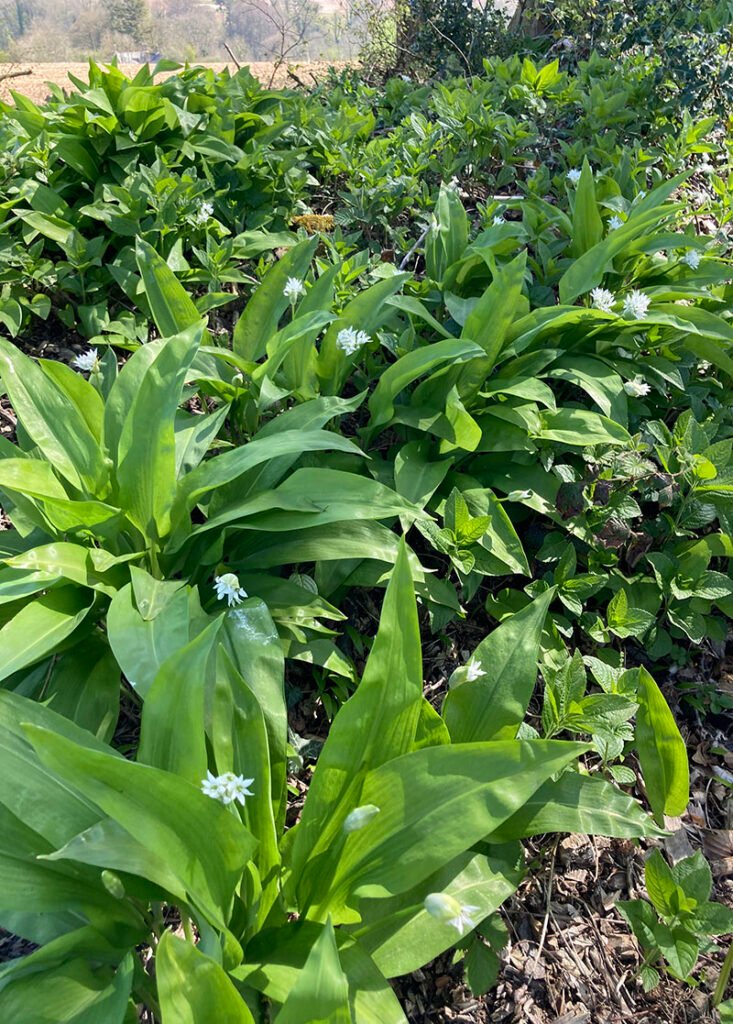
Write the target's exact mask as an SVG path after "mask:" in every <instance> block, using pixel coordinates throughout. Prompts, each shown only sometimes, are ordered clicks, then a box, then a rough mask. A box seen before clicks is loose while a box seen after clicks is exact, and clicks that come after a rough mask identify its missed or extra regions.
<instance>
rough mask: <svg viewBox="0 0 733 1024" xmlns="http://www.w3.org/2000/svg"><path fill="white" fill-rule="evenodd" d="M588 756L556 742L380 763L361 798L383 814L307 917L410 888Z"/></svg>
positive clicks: (429, 751) (443, 750) (437, 752)
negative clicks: (571, 764) (563, 770)
mask: <svg viewBox="0 0 733 1024" xmlns="http://www.w3.org/2000/svg"><path fill="white" fill-rule="evenodd" d="M357 692H358V691H357ZM585 750H587V746H586V745H585V744H581V743H566V742H564V741H560V740H501V741H496V742H493V743H464V744H455V745H451V746H438V747H424V748H423V749H421V750H416V751H413V752H412V753H410V754H404V755H403V756H402V757H397V758H395V759H394V760H391V761H387V762H386V763H384V764H382V765H380V767H379V768H376V769H375V770H373V771H371V772H369V774H368V775H367V777H366V779H365V780H364V786H363V788H362V791H361V796H360V803H361V804H362V805H368V804H373V805H374V806H375V807H379V808H380V812H379V814H377V815H376V816H375V817H374V818H373V819H372V820H371V821H370V822H369V824H368V825H367V826H366V827H364V828H362V829H360V830H359V831H357V832H352V833H350V834H349V835H348V837H347V838H346V842H345V844H344V847H343V852H341V855H340V857H339V858H338V862H337V866H336V870H335V872H334V873H333V874H332V875H331V874H329V876H327V878H326V879H324V882H325V885H326V886H328V890H327V892H325V893H323V894H322V895H321V898H320V900H319V903H318V905H317V906H313V907H311V908H310V909H309V912H308V913H309V916H311V917H313V918H316V919H317V918H318V917H319V916H321V915H326V914H328V913H331V914H332V915H333V916H334V918H336V917H337V916H338V915H339V914H340V913H343V912H344V911H343V908H344V907H347V906H348V905H349V902H350V901H351V900H353V899H354V898H363V897H379V898H382V897H389V896H396V895H399V893H402V892H405V891H406V890H408V889H410V888H413V887H414V886H415V885H417V884H418V883H419V882H420V881H422V880H423V879H425V878H427V877H428V876H429V875H431V874H432V873H433V872H434V871H437V870H438V869H439V868H440V867H442V865H444V864H446V863H448V862H449V861H451V860H452V859H453V858H455V857H457V856H458V854H460V853H462V852H463V851H464V850H467V849H469V848H470V847H471V846H473V844H474V843H477V842H478V841H479V840H481V839H482V838H483V837H484V836H487V835H490V834H491V833H492V832H494V831H495V830H496V829H497V828H499V826H500V825H501V824H502V823H503V822H504V821H506V820H507V818H510V817H511V816H512V815H513V814H515V813H516V812H517V811H519V810H520V809H521V807H522V806H523V805H524V803H525V802H526V801H527V800H528V799H529V798H530V797H531V796H532V794H533V793H534V792H535V791H536V790H537V789H538V788H539V787H540V786H541V785H542V783H543V782H546V781H547V779H548V778H550V777H551V776H552V775H554V774H555V773H556V772H558V771H561V770H562V769H563V768H565V767H566V766H567V765H569V764H570V763H571V762H573V761H575V760H576V759H577V758H578V757H579V756H580V755H581V754H582V753H583V752H584V751H585ZM317 772H318V769H317V768H316V774H317ZM347 913H348V911H347Z"/></svg>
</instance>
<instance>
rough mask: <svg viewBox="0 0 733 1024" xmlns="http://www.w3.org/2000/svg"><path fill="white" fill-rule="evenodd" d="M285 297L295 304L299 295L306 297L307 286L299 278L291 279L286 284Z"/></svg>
mask: <svg viewBox="0 0 733 1024" xmlns="http://www.w3.org/2000/svg"><path fill="white" fill-rule="evenodd" d="M283 295H284V296H285V298H286V299H290V301H291V302H295V301H296V299H297V298H298V296H299V295H305V285H304V284H303V282H302V281H301V280H300V278H299V277H289V278H288V279H287V281H286V282H285V287H284V288H283Z"/></svg>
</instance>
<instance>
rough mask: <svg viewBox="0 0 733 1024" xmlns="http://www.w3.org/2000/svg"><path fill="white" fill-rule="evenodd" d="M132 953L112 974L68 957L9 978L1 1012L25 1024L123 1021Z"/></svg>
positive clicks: (111, 1023) (119, 1023)
mask: <svg viewBox="0 0 733 1024" xmlns="http://www.w3.org/2000/svg"><path fill="white" fill-rule="evenodd" d="M133 963H134V961H133V956H132V954H131V953H128V955H127V956H126V957H125V959H124V960H123V961H122V963H121V964H120V966H119V968H118V969H117V972H116V974H114V975H113V974H112V973H111V972H110V971H109V970H108V969H106V968H99V969H98V970H96V971H92V970H90V968H89V967H88V966H87V965H86V963H85V962H84V961H83V960H70V961H69V962H68V963H65V964H63V965H62V966H60V967H56V968H55V969H53V970H48V971H44V972H42V973H40V974H33V975H31V976H30V977H28V978H21V979H19V980H18V981H11V982H10V984H9V985H8V987H7V988H6V989H4V990H3V991H2V992H1V993H0V1015H1V1016H2V1019H3V1020H6V1021H8V1022H9V1021H18V1024H20V1021H23V1022H24V1024H100V1022H101V1021H104V1024H123V1022H124V1020H125V1014H126V1012H127V1004H128V1000H129V998H130V991H131V987H132V975H133Z"/></svg>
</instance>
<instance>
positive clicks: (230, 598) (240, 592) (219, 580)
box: [214, 572, 247, 608]
mask: <svg viewBox="0 0 733 1024" xmlns="http://www.w3.org/2000/svg"><path fill="white" fill-rule="evenodd" d="M214 590H215V591H216V596H217V598H218V600H219V601H223V600H224V598H226V599H227V603H228V605H229V607H230V608H231V607H232V606H233V605H235V604H241V603H242V598H243V597H246V596H247V591H246V590H245V589H244V587H240V585H239V577H238V576H237V575H236V574H235V573H233V572H225V573H224V575H223V576H215V577H214Z"/></svg>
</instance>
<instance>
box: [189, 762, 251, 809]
mask: <svg viewBox="0 0 733 1024" xmlns="http://www.w3.org/2000/svg"><path fill="white" fill-rule="evenodd" d="M253 782H254V779H245V778H244V776H243V775H235V774H234V772H224V774H223V775H212V773H211V772H210V771H207V772H206V778H205V779H202V780H201V792H202V793H203V794H204V796H210V797H211V798H212V800H220V801H221V802H222V803H223V804H231V803H233V802H234V801H235V800H236V801H237V802H238V803H240V804H241V805H242V807H244V801H245V798H246V797H248V796H254V793H253V792H252V791H251V789H250V788H249V787H250V786H251V785H252V783H253Z"/></svg>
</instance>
